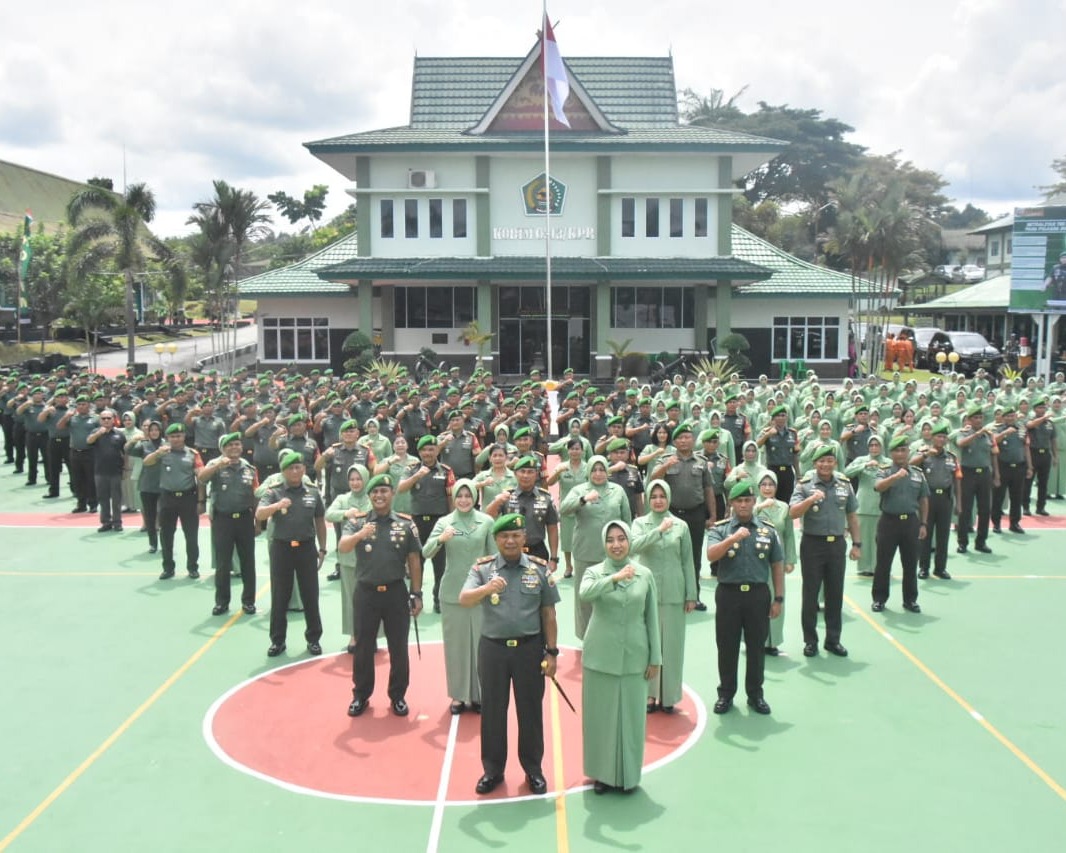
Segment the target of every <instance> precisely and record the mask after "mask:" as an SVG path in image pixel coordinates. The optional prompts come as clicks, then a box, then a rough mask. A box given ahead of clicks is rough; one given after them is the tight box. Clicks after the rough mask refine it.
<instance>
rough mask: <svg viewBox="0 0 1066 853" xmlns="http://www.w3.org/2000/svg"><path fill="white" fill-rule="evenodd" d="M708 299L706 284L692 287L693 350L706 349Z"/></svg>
mask: <svg viewBox="0 0 1066 853" xmlns="http://www.w3.org/2000/svg"><path fill="white" fill-rule="evenodd" d="M709 298H710V293H709V288H708V287H707V285H706V284H694V285H692V308H693V316H692V337H693V341H692V346H693V348H694V349H698V350H704V349H706V348H707V330H708V329H709V328H710V323H709V322H708V317H707V309H708V307H709V306H708V304H707V302H708V300H709Z"/></svg>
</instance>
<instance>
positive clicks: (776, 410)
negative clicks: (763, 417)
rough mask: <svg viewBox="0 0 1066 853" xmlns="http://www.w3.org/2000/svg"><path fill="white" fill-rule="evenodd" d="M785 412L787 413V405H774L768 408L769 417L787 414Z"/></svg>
mask: <svg viewBox="0 0 1066 853" xmlns="http://www.w3.org/2000/svg"><path fill="white" fill-rule="evenodd" d="M787 414H788V406H774V407H773V408H772V409H771V410H770V417H771V418H776V417H777V416H778V415H787Z"/></svg>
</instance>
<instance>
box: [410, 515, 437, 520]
mask: <svg viewBox="0 0 1066 853" xmlns="http://www.w3.org/2000/svg"><path fill="white" fill-rule="evenodd" d="M415 518H417V519H419V520H420V521H433V519H435V518H440V516H439V515H416V516H415Z"/></svg>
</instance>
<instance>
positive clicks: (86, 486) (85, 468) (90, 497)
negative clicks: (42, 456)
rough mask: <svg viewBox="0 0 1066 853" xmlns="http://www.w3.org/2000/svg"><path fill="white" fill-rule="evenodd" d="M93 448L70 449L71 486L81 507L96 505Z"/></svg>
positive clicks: (91, 507) (89, 507)
mask: <svg viewBox="0 0 1066 853" xmlns="http://www.w3.org/2000/svg"><path fill="white" fill-rule="evenodd" d="M93 465H94V460H93V450H92V449H91V448H90V449H89V450H71V451H70V486H71V489H73V491H74V497H75V498H76V499H77V501H78V508H79V509H93V508H94V507H95V506H96V475H95V474H94V472H93Z"/></svg>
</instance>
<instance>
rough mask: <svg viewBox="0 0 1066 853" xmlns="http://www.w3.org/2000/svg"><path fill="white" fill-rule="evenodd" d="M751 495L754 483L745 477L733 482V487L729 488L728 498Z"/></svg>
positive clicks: (753, 493)
mask: <svg viewBox="0 0 1066 853" xmlns="http://www.w3.org/2000/svg"><path fill="white" fill-rule="evenodd" d="M753 497H755V484H754V483H753V482H752V481H751V480H748V479H746V478H745V479H743V480H741V481H740V482H739V483H737V484H735V485H734V486H733V488H731V489H730V490H729V500H731V501H735V500H737V499H738V498H753Z"/></svg>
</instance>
